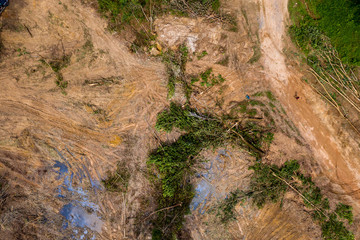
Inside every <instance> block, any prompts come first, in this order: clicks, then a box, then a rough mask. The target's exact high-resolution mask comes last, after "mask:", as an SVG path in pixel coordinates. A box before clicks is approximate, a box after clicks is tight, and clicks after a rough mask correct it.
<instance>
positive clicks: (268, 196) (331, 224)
mask: <svg viewBox="0 0 360 240" xmlns="http://www.w3.org/2000/svg"><path fill="white" fill-rule="evenodd" d="M299 168H300V165H299V163H298V162H297V161H296V160H291V161H287V162H285V163H284V165H283V166H281V167H278V166H276V165H267V164H263V163H260V162H259V163H256V164H254V165H253V166H251V167H250V169H252V170H254V174H253V176H252V178H251V183H250V194H251V197H252V199H253V201H254V203H255V204H256V205H257V206H258V207H259V208H261V207H263V206H264V205H265V203H267V202H278V201H279V200H280V199H282V198H283V196H284V194H285V192H286V191H288V190H293V191H295V192H296V193H297V194H298V195H299V196H300V197H301V198H302V199H303V200H304V204H305V206H306V207H307V208H309V209H312V216H313V218H314V220H316V221H317V222H318V224H320V225H321V228H322V236H323V238H324V239H326V240H328V239H329V240H330V239H332V240H337V239H339V240H340V239H341V240H343V239H344V240H351V239H354V235H353V233H351V232H350V231H349V230H347V228H346V226H344V223H343V222H342V221H340V220H338V217H339V218H341V219H347V220H348V222H349V224H351V223H352V221H353V215H352V208H351V207H350V206H348V205H345V204H342V203H339V204H338V205H337V207H336V210H335V211H331V210H330V206H329V201H328V199H327V198H324V197H323V196H322V194H321V191H320V189H319V188H318V187H316V186H315V184H314V182H313V181H312V180H311V177H305V176H304V175H303V174H302V173H301V172H300V171H299Z"/></svg>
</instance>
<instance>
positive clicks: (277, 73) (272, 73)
mask: <svg viewBox="0 0 360 240" xmlns="http://www.w3.org/2000/svg"><path fill="white" fill-rule="evenodd" d="M260 3H261V14H260V39H261V49H262V53H263V58H262V62H263V65H264V67H265V75H266V76H267V78H266V79H267V81H269V83H270V85H271V86H272V88H273V91H274V92H275V93H276V95H277V96H278V97H279V100H280V101H281V102H282V103H283V105H284V106H285V107H286V110H287V112H288V113H289V116H290V118H291V119H292V120H293V122H294V123H295V124H296V126H297V128H298V129H299V130H300V132H301V135H302V136H303V137H304V138H305V139H306V141H307V143H308V144H309V145H310V146H311V149H312V151H313V153H314V156H315V159H314V160H310V159H309V161H316V162H317V163H319V166H320V168H321V170H320V171H319V169H313V171H314V173H320V175H319V176H318V177H320V176H321V175H322V174H323V175H325V176H326V177H327V178H328V179H329V181H330V185H329V186H330V188H331V190H330V191H332V192H334V193H336V194H338V195H340V196H341V195H342V196H343V197H344V199H346V200H347V201H348V202H349V203H351V204H352V205H353V207H354V209H355V211H356V212H357V213H359V211H360V165H359V162H360V158H359V156H360V152H359V145H358V144H359V140H358V139H359V136H357V135H355V133H352V131H351V129H350V130H349V126H347V124H346V123H345V121H344V120H343V119H341V118H340V117H338V116H336V114H334V112H333V111H332V110H331V107H330V106H329V105H327V104H325V102H324V101H323V100H322V99H321V98H320V97H319V96H318V95H316V94H315V93H314V91H313V90H312V89H311V88H310V87H309V86H308V85H307V84H306V83H304V82H303V81H302V80H301V77H302V74H301V73H300V72H298V71H297V70H296V69H295V68H293V67H291V66H290V65H287V64H286V63H285V58H286V57H285V54H284V51H283V50H284V48H285V47H286V44H288V43H289V41H290V40H289V39H288V36H286V35H287V34H286V32H287V24H288V21H289V20H288V10H287V4H288V1H277V0H260ZM295 92H297V95H298V96H300V98H299V99H296V98H295V97H294V95H295ZM349 132H350V133H349Z"/></svg>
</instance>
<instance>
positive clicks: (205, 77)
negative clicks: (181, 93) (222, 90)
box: [191, 68, 225, 87]
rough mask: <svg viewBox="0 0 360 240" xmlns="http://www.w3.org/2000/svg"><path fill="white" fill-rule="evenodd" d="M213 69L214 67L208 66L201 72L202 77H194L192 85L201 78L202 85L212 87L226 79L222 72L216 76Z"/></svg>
mask: <svg viewBox="0 0 360 240" xmlns="http://www.w3.org/2000/svg"><path fill="white" fill-rule="evenodd" d="M212 71H213V70H212V68H208V69H206V70H205V71H204V72H202V73H200V78H199V77H196V78H192V79H191V85H193V84H194V83H196V82H198V81H200V79H201V82H200V85H201V86H206V87H212V86H215V85H219V84H221V83H223V82H224V81H225V78H223V77H222V76H221V74H218V75H217V76H215V75H214V74H213V73H212Z"/></svg>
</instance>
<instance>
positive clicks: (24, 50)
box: [16, 47, 30, 57]
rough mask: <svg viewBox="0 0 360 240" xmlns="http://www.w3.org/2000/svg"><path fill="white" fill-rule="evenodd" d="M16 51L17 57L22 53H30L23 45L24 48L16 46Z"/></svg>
mask: <svg viewBox="0 0 360 240" xmlns="http://www.w3.org/2000/svg"><path fill="white" fill-rule="evenodd" d="M16 51H17V52H18V56H19V57H20V56H22V55H26V54H30V53H29V52H28V51H27V50H26V48H25V47H24V48H18V49H16Z"/></svg>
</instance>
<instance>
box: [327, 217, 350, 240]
mask: <svg viewBox="0 0 360 240" xmlns="http://www.w3.org/2000/svg"><path fill="white" fill-rule="evenodd" d="M321 230H322V237H323V238H324V239H325V240H354V239H355V237H354V234H353V233H352V232H350V231H349V230H347V229H346V227H345V226H344V223H343V222H341V221H338V220H337V218H336V215H335V214H331V215H330V217H329V220H327V221H325V222H324V223H323V224H322V225H321Z"/></svg>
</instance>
